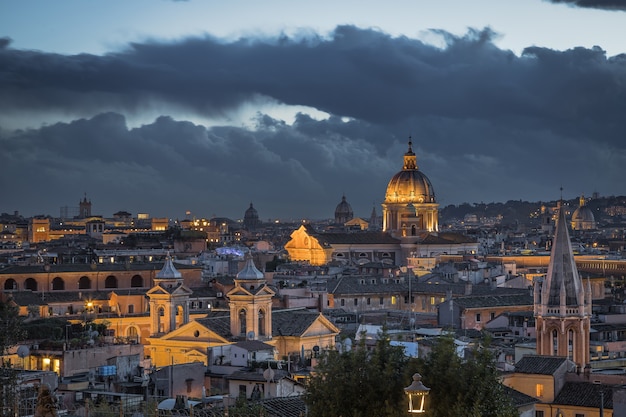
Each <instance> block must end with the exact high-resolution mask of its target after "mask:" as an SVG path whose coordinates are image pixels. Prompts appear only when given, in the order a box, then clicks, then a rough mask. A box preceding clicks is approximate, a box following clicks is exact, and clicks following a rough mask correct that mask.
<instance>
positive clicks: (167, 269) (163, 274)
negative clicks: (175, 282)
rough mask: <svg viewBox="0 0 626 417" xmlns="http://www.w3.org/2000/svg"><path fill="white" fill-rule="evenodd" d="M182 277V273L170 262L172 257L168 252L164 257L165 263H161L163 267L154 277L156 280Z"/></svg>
mask: <svg viewBox="0 0 626 417" xmlns="http://www.w3.org/2000/svg"><path fill="white" fill-rule="evenodd" d="M182 277H183V276H182V274H181V273H180V272H178V269H176V267H175V266H174V263H173V262H172V257H171V256H170V253H169V252H168V253H167V256H166V257H165V264H164V265H163V268H162V269H161V270H160V271H159V272H157V274H156V276H155V277H154V278H155V279H156V280H170V279H181V278H182Z"/></svg>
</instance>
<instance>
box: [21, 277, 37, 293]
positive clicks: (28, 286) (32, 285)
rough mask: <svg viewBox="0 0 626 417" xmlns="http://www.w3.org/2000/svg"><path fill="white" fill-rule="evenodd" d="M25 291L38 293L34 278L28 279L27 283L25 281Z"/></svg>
mask: <svg viewBox="0 0 626 417" xmlns="http://www.w3.org/2000/svg"><path fill="white" fill-rule="evenodd" d="M24 289H27V290H31V291H37V281H35V279H34V278H27V279H26V281H24Z"/></svg>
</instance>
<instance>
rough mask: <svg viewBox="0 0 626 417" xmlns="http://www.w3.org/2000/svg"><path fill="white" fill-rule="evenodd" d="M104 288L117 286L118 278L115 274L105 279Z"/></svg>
mask: <svg viewBox="0 0 626 417" xmlns="http://www.w3.org/2000/svg"><path fill="white" fill-rule="evenodd" d="M104 288H117V278H116V277H114V276H113V275H109V276H108V277H107V278H106V279H105V280H104Z"/></svg>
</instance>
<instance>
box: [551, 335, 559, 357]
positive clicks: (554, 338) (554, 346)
mask: <svg viewBox="0 0 626 417" xmlns="http://www.w3.org/2000/svg"><path fill="white" fill-rule="evenodd" d="M558 354H559V334H558V333H557V331H556V330H552V355H553V356H557V355H558Z"/></svg>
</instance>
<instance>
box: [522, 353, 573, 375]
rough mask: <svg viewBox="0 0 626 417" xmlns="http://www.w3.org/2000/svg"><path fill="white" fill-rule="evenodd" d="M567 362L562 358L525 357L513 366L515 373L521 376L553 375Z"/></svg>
mask: <svg viewBox="0 0 626 417" xmlns="http://www.w3.org/2000/svg"><path fill="white" fill-rule="evenodd" d="M566 362H569V361H568V360H567V358H565V357H562V356H541V355H525V356H524V357H522V359H520V360H519V361H518V362H517V363H516V364H515V372H518V373H521V374H538V375H554V373H555V372H556V371H557V370H558V369H559V368H560V367H561V366H563V364H564V363H566Z"/></svg>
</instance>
